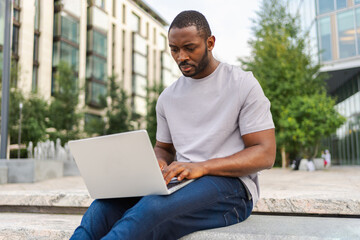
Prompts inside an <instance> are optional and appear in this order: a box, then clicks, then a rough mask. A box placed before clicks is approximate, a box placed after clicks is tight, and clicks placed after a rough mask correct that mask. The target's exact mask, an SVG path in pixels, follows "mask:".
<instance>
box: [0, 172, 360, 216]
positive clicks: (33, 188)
mask: <svg viewBox="0 0 360 240" xmlns="http://www.w3.org/2000/svg"><path fill="white" fill-rule="evenodd" d="M356 170H357V169H356ZM339 172H340V173H338V172H335V173H331V172H322V173H316V175H314V173H310V172H305V173H301V172H291V173H288V172H285V174H284V172H283V171H281V170H277V169H275V170H272V171H271V172H270V173H271V174H269V175H267V174H268V173H266V172H265V173H263V174H262V175H261V176H260V177H261V178H260V180H261V185H262V191H261V198H260V200H259V202H258V203H257V205H256V206H255V208H254V212H255V213H274V214H279V213H280V214H293V215H294V214H295V215H309V214H315V215H316V214H318V215H330V216H334V215H341V216H360V174H359V173H360V169H359V170H357V171H355V172H350V173H348V172H345V171H343V172H341V171H339ZM327 175H328V176H327ZM274 176H276V179H277V181H275V180H274ZM344 179H345V180H346V181H345V182H344ZM341 181H343V182H341ZM291 182H292V183H293V186H292V185H291V184H289V183H291ZM294 182H295V183H296V185H295V184H294ZM92 201H93V199H91V198H90V196H89V194H88V192H87V189H86V187H85V184H84V182H83V180H82V178H81V177H63V178H58V179H51V180H46V181H42V182H37V183H33V184H4V185H0V212H32V213H36V212H38V213H66V214H82V213H84V212H85V211H86V209H87V207H88V206H89V205H90V204H91V202H92Z"/></svg>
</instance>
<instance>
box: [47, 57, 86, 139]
mask: <svg viewBox="0 0 360 240" xmlns="http://www.w3.org/2000/svg"><path fill="white" fill-rule="evenodd" d="M53 96H54V97H53V99H52V101H51V103H50V107H49V125H50V126H51V127H53V128H55V129H56V131H54V132H51V133H50V138H51V139H52V140H55V139H56V138H60V139H61V142H67V141H68V140H71V139H76V138H77V137H78V134H79V121H80V118H81V114H80V113H78V111H77V106H78V103H79V86H78V81H77V79H76V77H75V75H74V72H73V70H72V69H71V67H70V66H69V65H68V64H67V63H65V62H60V63H59V65H58V67H57V71H56V75H55V87H54V93H53Z"/></svg>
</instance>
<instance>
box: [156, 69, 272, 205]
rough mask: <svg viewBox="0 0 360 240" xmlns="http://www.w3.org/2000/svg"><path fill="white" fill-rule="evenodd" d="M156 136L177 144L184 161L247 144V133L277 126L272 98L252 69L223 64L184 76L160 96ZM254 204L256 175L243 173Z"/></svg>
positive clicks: (229, 151)
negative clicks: (198, 76) (194, 76)
mask: <svg viewBox="0 0 360 240" xmlns="http://www.w3.org/2000/svg"><path fill="white" fill-rule="evenodd" d="M156 112H157V134H156V139H157V140H158V141H160V142H164V143H172V144H173V145H174V147H175V149H176V159H177V161H179V162H201V161H206V160H208V159H213V158H220V157H226V156H229V155H232V154H234V153H236V152H239V151H241V150H243V149H244V148H245V146H244V142H243V139H242V137H241V136H242V135H245V134H248V133H253V132H258V131H262V130H266V129H271V128H274V123H273V120H272V116H271V112H270V102H269V100H268V99H267V98H266V97H265V95H264V93H263V91H262V89H261V86H260V84H259V83H258V81H257V80H256V79H255V78H254V76H253V74H252V73H251V72H244V71H243V70H241V69H240V68H239V67H235V66H232V65H229V64H226V63H220V64H219V65H218V67H217V68H216V69H215V71H214V72H213V73H211V74H210V75H209V76H207V77H205V78H202V79H192V78H189V77H184V76H181V77H180V78H179V79H178V80H177V81H176V82H174V83H173V84H172V85H171V86H169V87H168V88H166V89H165V90H164V91H163V92H162V94H161V95H160V97H159V99H158V102H157V105H156ZM240 179H241V180H242V181H243V183H244V184H245V185H246V187H247V189H248V190H249V192H250V193H251V196H252V198H253V202H254V205H255V204H256V202H257V200H258V197H259V184H258V179H257V174H252V175H249V176H245V177H240Z"/></svg>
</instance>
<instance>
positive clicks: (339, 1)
mask: <svg viewBox="0 0 360 240" xmlns="http://www.w3.org/2000/svg"><path fill="white" fill-rule="evenodd" d="M346 7H347V0H336V9H342V8H346Z"/></svg>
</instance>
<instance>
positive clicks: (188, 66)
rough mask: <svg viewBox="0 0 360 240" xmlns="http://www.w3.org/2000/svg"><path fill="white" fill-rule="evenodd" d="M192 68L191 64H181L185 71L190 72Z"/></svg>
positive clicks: (182, 69)
mask: <svg viewBox="0 0 360 240" xmlns="http://www.w3.org/2000/svg"><path fill="white" fill-rule="evenodd" d="M191 68H192V66H191V65H181V66H180V69H181V71H183V72H188V71H190V70H191Z"/></svg>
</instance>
